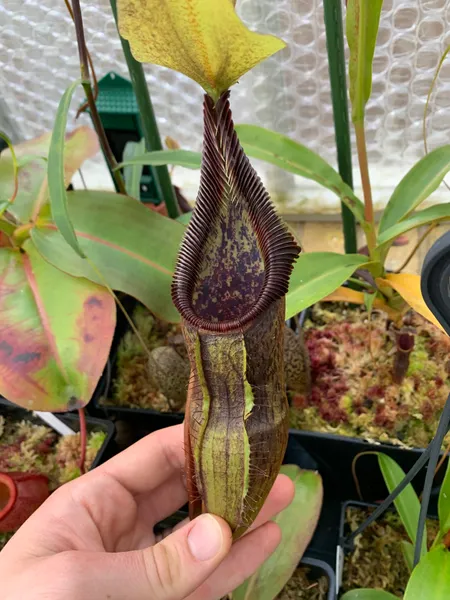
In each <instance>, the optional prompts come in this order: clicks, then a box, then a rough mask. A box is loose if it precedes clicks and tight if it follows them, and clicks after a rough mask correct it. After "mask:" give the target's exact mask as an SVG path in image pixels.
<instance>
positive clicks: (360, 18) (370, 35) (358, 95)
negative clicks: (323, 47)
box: [346, 0, 383, 122]
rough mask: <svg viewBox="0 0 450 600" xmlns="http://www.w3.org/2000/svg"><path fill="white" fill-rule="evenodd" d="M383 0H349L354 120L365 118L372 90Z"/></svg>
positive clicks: (348, 34)
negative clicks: (373, 66) (374, 57)
mask: <svg viewBox="0 0 450 600" xmlns="http://www.w3.org/2000/svg"><path fill="white" fill-rule="evenodd" d="M382 4H383V0H348V3H347V27H346V32H347V42H348V46H349V48H350V62H349V78H350V100H351V103H352V120H353V122H357V121H362V120H363V119H364V110H365V106H366V104H367V101H368V100H369V98H370V94H371V91H372V61H373V55H374V53H375V44H376V41H377V34H378V27H379V24H380V16H381V7H382Z"/></svg>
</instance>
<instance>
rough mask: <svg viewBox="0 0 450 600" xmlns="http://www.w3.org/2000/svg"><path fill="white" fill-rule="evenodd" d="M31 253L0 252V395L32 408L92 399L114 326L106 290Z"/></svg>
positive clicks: (55, 408)
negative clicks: (64, 271) (73, 275)
mask: <svg viewBox="0 0 450 600" xmlns="http://www.w3.org/2000/svg"><path fill="white" fill-rule="evenodd" d="M24 249H25V252H21V251H19V250H15V249H10V248H2V249H1V250H0V273H1V278H0V322H1V326H0V393H1V394H2V395H3V396H5V397H6V398H7V399H8V400H10V401H11V402H14V403H15V404H19V405H20V406H23V407H24V408H27V409H33V410H41V411H55V412H57V411H64V410H68V409H74V408H79V407H82V406H84V405H85V404H87V402H88V401H89V400H90V398H91V396H92V393H93V391H94V389H95V386H96V385H97V382H98V380H99V378H100V375H101V374H102V371H103V368H104V365H105V363H106V360H107V358H108V354H109V350H110V347H111V341H112V336H113V334H114V327H115V317H116V310H115V303H114V299H113V298H112V297H111V296H110V294H109V293H108V292H107V290H106V289H105V288H102V287H100V286H98V285H96V284H93V283H91V282H90V281H88V280H86V279H77V278H74V277H70V276H69V275H66V274H65V273H63V272H62V271H59V270H58V269H55V268H54V267H53V266H51V265H50V264H49V263H47V262H46V261H45V260H43V259H42V258H41V257H40V255H39V254H38V252H37V251H36V249H35V248H34V246H33V244H32V243H31V242H29V241H28V242H26V243H25V245H24Z"/></svg>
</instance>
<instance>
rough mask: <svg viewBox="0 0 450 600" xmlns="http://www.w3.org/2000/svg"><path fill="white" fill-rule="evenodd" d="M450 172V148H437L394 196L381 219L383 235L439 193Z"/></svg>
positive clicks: (425, 158) (413, 168) (400, 184)
mask: <svg viewBox="0 0 450 600" xmlns="http://www.w3.org/2000/svg"><path fill="white" fill-rule="evenodd" d="M449 170H450V145H446V146H442V147H441V148H436V149H435V150H433V151H432V152H430V153H429V154H427V155H426V156H424V157H423V158H422V159H420V160H419V162H418V163H416V164H415V165H414V166H413V167H412V168H411V169H410V170H409V171H408V173H406V175H405V176H404V177H403V179H402V180H401V181H400V183H399V184H398V185H397V187H396V188H395V190H394V192H393V194H392V196H391V197H390V199H389V202H388V203H387V206H386V208H385V209H384V212H383V215H382V217H381V220H380V226H379V232H380V234H382V233H384V232H385V231H386V230H387V229H389V228H390V227H393V226H394V225H396V224H397V223H398V222H399V221H401V220H402V219H404V218H405V217H407V216H408V215H409V214H410V213H411V212H412V211H413V210H415V209H416V208H417V207H418V206H419V204H421V203H422V202H423V201H424V200H426V199H427V198H428V196H430V195H431V194H432V193H433V192H434V191H435V190H437V188H438V187H439V186H440V185H441V183H442V181H443V179H444V177H445V176H446V174H447V173H448V171H449Z"/></svg>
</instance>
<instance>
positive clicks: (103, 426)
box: [0, 400, 116, 470]
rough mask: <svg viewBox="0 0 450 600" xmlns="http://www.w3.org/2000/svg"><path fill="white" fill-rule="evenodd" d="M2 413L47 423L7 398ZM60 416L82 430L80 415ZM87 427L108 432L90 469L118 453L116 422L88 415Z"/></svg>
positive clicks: (74, 427)
mask: <svg viewBox="0 0 450 600" xmlns="http://www.w3.org/2000/svg"><path fill="white" fill-rule="evenodd" d="M0 415H1V416H10V417H12V418H13V419H15V420H27V421H32V422H33V423H37V424H39V425H43V424H45V423H44V422H43V421H42V420H41V419H39V418H38V417H35V416H33V414H32V413H31V412H29V411H28V410H25V409H23V408H20V407H18V406H15V405H13V404H11V403H9V402H8V401H7V400H2V402H1V403H0ZM58 418H59V419H61V421H62V422H63V423H65V424H66V425H68V426H69V427H70V428H71V429H73V430H74V431H75V432H78V431H79V430H80V422H79V419H78V415H76V414H70V413H63V414H59V415H58ZM86 427H87V431H88V433H90V432H91V431H103V432H104V433H106V437H105V441H104V442H103V444H102V447H101V448H100V450H99V451H98V453H97V456H96V457H95V460H94V461H93V463H92V466H91V468H90V470H92V469H94V468H95V467H98V466H99V465H101V464H102V463H104V462H106V461H107V460H108V459H109V458H111V457H112V456H114V454H116V446H115V442H114V433H115V428H114V424H113V423H111V421H106V420H104V419H96V418H93V417H86Z"/></svg>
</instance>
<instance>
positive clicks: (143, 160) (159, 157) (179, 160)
mask: <svg viewBox="0 0 450 600" xmlns="http://www.w3.org/2000/svg"><path fill="white" fill-rule="evenodd" d="M201 162H202V155H201V153H200V152H192V151H191V150H154V151H153V152H145V153H144V154H139V155H136V156H133V157H132V158H130V157H127V156H124V160H123V163H121V164H120V165H119V166H118V167H117V168H118V169H119V168H120V167H128V166H131V165H152V166H154V167H158V166H160V165H175V166H178V167H186V168H187V169H200V166H201Z"/></svg>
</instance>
